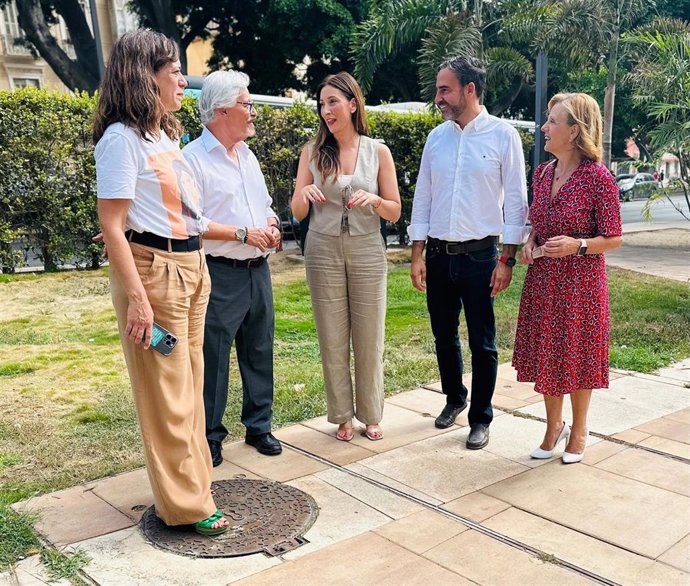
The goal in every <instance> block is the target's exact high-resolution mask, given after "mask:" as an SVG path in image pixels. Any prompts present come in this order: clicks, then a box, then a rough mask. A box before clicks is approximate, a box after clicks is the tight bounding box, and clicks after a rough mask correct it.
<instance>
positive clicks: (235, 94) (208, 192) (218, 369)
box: [182, 71, 282, 466]
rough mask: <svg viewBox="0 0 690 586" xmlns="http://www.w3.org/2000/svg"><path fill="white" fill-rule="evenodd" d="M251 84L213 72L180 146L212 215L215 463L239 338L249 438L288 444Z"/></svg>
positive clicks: (270, 223) (209, 381)
mask: <svg viewBox="0 0 690 586" xmlns="http://www.w3.org/2000/svg"><path fill="white" fill-rule="evenodd" d="M248 85H249V78H248V77H247V76H246V75H245V74H244V73H239V72H236V71H216V72H214V73H212V74H211V75H209V76H208V77H207V78H206V80H205V81H204V85H203V87H202V89H201V95H200V96H199V113H200V116H201V122H202V123H203V124H204V126H205V128H204V130H203V132H202V134H201V136H200V137H199V138H197V139H196V140H194V141H192V142H191V143H189V144H188V145H187V146H186V147H185V148H184V149H183V150H182V154H183V155H184V156H185V158H186V159H187V161H188V162H189V164H190V166H191V167H192V169H193V171H194V175H195V178H196V181H197V183H198V185H199V189H200V191H201V200H202V209H203V215H204V217H205V218H206V219H207V222H208V232H206V234H204V250H205V252H206V261H207V264H208V270H209V274H210V275H211V296H210V299H209V304H208V310H207V313H206V326H205V330H204V363H205V367H204V408H205V410H206V439H207V441H208V443H209V448H210V450H211V459H212V460H213V465H214V466H218V465H220V464H221V463H222V461H223V456H222V453H221V450H222V442H223V440H224V439H225V437H226V436H227V435H228V430H227V429H226V428H225V426H224V425H223V415H224V413H225V408H226V404H227V397H228V377H229V369H230V366H229V364H230V350H231V348H232V343H233V341H234V342H235V346H236V351H237V364H238V366H239V370H240V374H241V377H242V390H243V400H242V423H243V424H244V426H245V427H246V435H245V442H246V443H247V444H249V445H251V446H253V447H255V448H256V449H257V450H258V451H259V452H261V453H262V454H266V455H271V456H273V455H278V454H280V453H281V451H282V447H281V445H280V442H279V441H278V440H277V439H276V438H275V437H273V434H272V433H271V419H272V416H273V331H274V312H273V291H272V288H271V275H270V272H269V269H268V262H266V258H267V256H268V254H269V249H271V248H275V247H277V246H278V244H279V243H280V229H279V228H278V222H279V221H278V217H277V216H276V214H275V213H274V212H273V210H272V209H271V203H272V200H271V197H270V196H269V194H268V190H267V188H266V182H265V181H264V176H263V174H262V173H261V169H260V167H259V162H258V161H257V160H256V157H255V156H254V154H253V153H252V152H251V151H250V150H249V147H248V146H247V145H246V144H245V142H244V141H245V140H246V139H247V138H249V137H251V136H253V135H254V133H255V130H254V119H255V118H256V110H255V109H254V105H253V104H252V102H251V100H250V95H249V91H248V89H247V86H248Z"/></svg>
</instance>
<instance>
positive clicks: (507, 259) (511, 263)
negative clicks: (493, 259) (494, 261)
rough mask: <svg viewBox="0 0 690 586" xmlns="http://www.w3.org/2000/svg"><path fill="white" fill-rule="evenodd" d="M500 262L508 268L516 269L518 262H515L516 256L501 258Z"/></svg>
mask: <svg viewBox="0 0 690 586" xmlns="http://www.w3.org/2000/svg"><path fill="white" fill-rule="evenodd" d="M498 260H499V262H502V263H503V264H504V265H506V266H507V267H514V266H515V263H516V262H517V261H516V260H515V257H514V256H502V257H501V258H499V259H498Z"/></svg>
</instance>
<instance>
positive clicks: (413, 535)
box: [375, 509, 467, 554]
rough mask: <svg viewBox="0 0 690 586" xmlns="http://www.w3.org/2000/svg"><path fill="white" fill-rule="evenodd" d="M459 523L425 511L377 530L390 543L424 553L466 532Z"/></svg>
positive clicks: (465, 528) (463, 526) (464, 527)
mask: <svg viewBox="0 0 690 586" xmlns="http://www.w3.org/2000/svg"><path fill="white" fill-rule="evenodd" d="M466 530H467V527H466V526H465V525H463V524H462V523H459V522H458V521H454V520H453V519H449V518H448V517H444V516H443V515H441V514H439V513H436V512H434V511H430V510H428V509H424V510H423V511H419V512H418V513H414V514H413V515H409V516H407V517H404V518H403V519H399V520H397V521H394V522H392V523H388V524H386V525H384V526H383V527H379V528H378V529H376V530H375V532H376V533H378V534H379V535H381V536H382V537H385V538H386V539H388V540H389V541H392V542H394V543H397V544H398V545H401V546H402V547H404V548H405V549H409V550H410V551H411V552H414V553H419V554H421V553H424V552H425V551H428V550H430V549H432V548H434V547H436V546H437V545H439V544H441V543H443V542H444V541H447V540H448V539H451V538H452V537H455V536H456V535H459V534H460V533H462V532H463V531H466Z"/></svg>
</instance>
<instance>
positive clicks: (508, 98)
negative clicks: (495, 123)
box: [489, 78, 522, 116]
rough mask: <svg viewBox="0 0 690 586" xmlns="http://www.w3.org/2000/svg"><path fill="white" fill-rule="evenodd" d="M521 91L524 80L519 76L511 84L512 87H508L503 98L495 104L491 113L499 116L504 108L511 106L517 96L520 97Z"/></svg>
mask: <svg viewBox="0 0 690 586" xmlns="http://www.w3.org/2000/svg"><path fill="white" fill-rule="evenodd" d="M521 91H522V80H521V79H519V78H518V79H516V80H514V81H513V83H511V84H510V88H508V90H507V91H506V92H505V93H504V94H503V95H502V97H501V99H500V100H499V101H498V102H496V103H495V104H494V106H493V108H491V111H490V112H489V114H491V115H492V116H499V115H500V114H501V113H502V112H503V111H504V110H507V109H508V108H510V106H511V105H512V104H513V102H514V101H515V98H517V97H518V95H519V94H520V92H521Z"/></svg>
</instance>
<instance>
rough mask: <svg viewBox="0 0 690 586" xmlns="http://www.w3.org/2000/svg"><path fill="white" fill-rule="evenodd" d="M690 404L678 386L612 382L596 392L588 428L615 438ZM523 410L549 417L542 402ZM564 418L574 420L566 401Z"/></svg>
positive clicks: (624, 380)
mask: <svg viewBox="0 0 690 586" xmlns="http://www.w3.org/2000/svg"><path fill="white" fill-rule="evenodd" d="M689 405H690V392H687V391H683V390H681V389H679V388H678V386H676V385H670V384H667V383H662V382H657V381H654V380H649V379H645V378H640V377H636V376H635V377H623V378H619V379H616V380H614V381H611V382H610V388H609V389H608V390H607V389H601V390H595V391H594V393H593V394H592V404H591V406H590V409H589V415H588V420H589V427H590V429H591V430H592V431H596V432H598V433H603V434H606V435H613V434H616V433H619V432H621V431H625V430H627V429H630V428H637V427H638V426H640V425H643V424H645V423H647V422H648V421H650V420H651V419H656V418H658V417H663V416H665V415H668V414H670V413H674V412H676V411H679V410H681V409H685V408H687V407H688V406H689ZM520 411H521V412H523V413H529V414H531V415H536V416H538V417H541V418H545V417H546V412H545V409H544V404H543V403H535V404H534V405H530V406H529V407H524V408H522V409H520ZM563 415H564V418H565V420H566V421H572V409H571V406H570V401H569V400H568V399H567V398H566V400H565V401H564V402H563ZM641 431H644V429H641Z"/></svg>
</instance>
